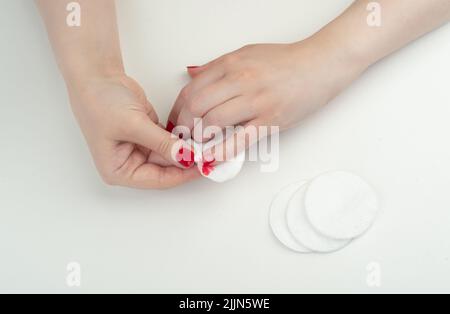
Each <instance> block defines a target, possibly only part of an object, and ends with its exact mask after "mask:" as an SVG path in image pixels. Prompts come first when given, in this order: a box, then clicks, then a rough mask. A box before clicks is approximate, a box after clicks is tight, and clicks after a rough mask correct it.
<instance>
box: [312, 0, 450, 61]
mask: <svg viewBox="0 0 450 314" xmlns="http://www.w3.org/2000/svg"><path fill="white" fill-rule="evenodd" d="M370 2H371V1H369V0H357V1H355V3H354V4H353V5H352V6H351V7H350V8H349V9H348V10H346V11H345V12H344V13H343V14H342V15H341V16H340V17H338V18H337V19H336V20H334V21H333V22H331V23H330V24H329V25H327V26H326V27H325V28H323V29H322V30H321V31H320V32H319V33H317V34H316V35H315V36H314V37H315V40H316V41H317V42H319V43H320V44H321V45H322V46H323V47H324V49H332V50H333V51H340V53H339V55H340V56H342V57H343V58H347V57H348V58H350V59H353V60H351V61H353V62H358V63H359V64H360V65H361V67H362V68H366V67H368V66H370V65H371V64H373V63H375V62H377V61H378V60H380V59H382V58H384V57H385V56H387V55H389V54H391V53H393V52H394V51H396V50H398V49H400V48H401V47H403V46H405V45H406V44H408V43H409V42H411V41H413V40H415V39H417V38H419V37H421V36H422V35H424V34H426V33H428V32H430V31H432V30H433V29H436V28H438V27H439V26H441V25H443V24H445V23H447V22H449V21H450V0H378V1H375V2H376V3H378V4H379V5H380V7H381V25H380V26H379V27H374V26H370V25H369V24H368V22H367V16H368V15H369V14H370V12H369V11H368V10H367V5H368V4H369V3H370Z"/></svg>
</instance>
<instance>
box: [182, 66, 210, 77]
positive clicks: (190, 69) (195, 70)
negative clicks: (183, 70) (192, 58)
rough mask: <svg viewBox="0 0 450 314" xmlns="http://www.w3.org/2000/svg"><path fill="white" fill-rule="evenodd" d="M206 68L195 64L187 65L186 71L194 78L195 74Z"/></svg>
mask: <svg viewBox="0 0 450 314" xmlns="http://www.w3.org/2000/svg"><path fill="white" fill-rule="evenodd" d="M206 68H207V67H206V66H196V65H193V66H188V67H187V72H188V74H189V76H190V77H191V78H195V77H196V76H197V75H199V74H200V73H202V72H204V71H205V70H206Z"/></svg>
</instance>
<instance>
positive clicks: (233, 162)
mask: <svg viewBox="0 0 450 314" xmlns="http://www.w3.org/2000/svg"><path fill="white" fill-rule="evenodd" d="M222 142H223V138H222V137H217V138H215V139H213V140H211V141H209V142H208V143H206V144H204V145H202V144H199V143H195V142H194V149H195V156H196V162H197V167H198V169H199V170H200V173H201V174H202V176H204V177H206V178H208V179H210V180H212V181H214V182H217V183H223V182H226V181H229V180H232V179H234V178H235V177H236V176H237V175H238V174H239V173H240V172H241V170H242V167H243V166H244V163H245V157H246V153H245V151H244V152H242V153H240V154H238V155H237V156H236V157H235V158H233V159H230V160H227V161H225V162H223V163H221V164H219V165H217V166H214V167H211V168H212V169H208V171H207V172H206V171H205V167H204V166H205V164H206V163H205V162H203V161H202V160H201V158H202V155H203V154H202V153H203V152H204V151H206V150H208V149H210V148H211V147H214V146H216V145H218V144H219V143H222ZM197 158H199V159H197ZM209 167H210V166H209V165H208V168H209Z"/></svg>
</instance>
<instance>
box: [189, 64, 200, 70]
mask: <svg viewBox="0 0 450 314" xmlns="http://www.w3.org/2000/svg"><path fill="white" fill-rule="evenodd" d="M198 68H199V66H198V65H189V66H187V69H188V70H195V69H198Z"/></svg>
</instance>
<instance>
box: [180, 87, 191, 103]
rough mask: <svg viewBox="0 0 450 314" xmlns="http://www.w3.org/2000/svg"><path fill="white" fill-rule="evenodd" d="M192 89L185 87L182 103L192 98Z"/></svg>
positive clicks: (181, 93)
mask: <svg viewBox="0 0 450 314" xmlns="http://www.w3.org/2000/svg"><path fill="white" fill-rule="evenodd" d="M191 94H192V92H191V88H190V87H189V86H186V87H184V88H183V89H182V90H181V92H180V99H181V101H182V102H185V103H186V102H188V101H189V99H190V98H191Z"/></svg>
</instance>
